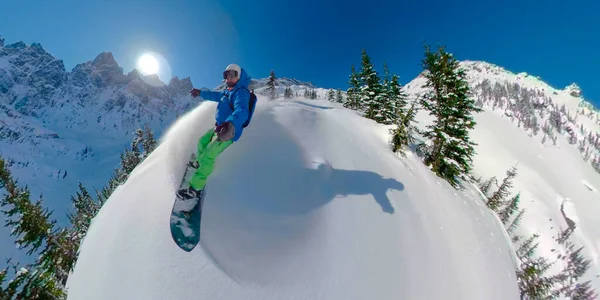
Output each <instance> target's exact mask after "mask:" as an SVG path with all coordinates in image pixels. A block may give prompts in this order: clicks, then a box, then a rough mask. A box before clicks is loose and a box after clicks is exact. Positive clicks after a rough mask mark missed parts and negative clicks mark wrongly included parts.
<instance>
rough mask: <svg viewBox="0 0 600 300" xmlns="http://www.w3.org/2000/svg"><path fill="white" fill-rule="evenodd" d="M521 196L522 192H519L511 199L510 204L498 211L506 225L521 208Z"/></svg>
mask: <svg viewBox="0 0 600 300" xmlns="http://www.w3.org/2000/svg"><path fill="white" fill-rule="evenodd" d="M520 198H521V193H517V195H516V196H514V197H513V198H512V199H510V201H509V202H508V204H507V205H506V206H505V207H504V208H503V209H502V210H500V212H499V213H498V216H499V217H500V220H501V221H502V223H503V224H505V225H506V223H508V221H509V220H510V218H511V217H512V216H513V215H514V214H515V213H516V212H517V211H518V210H519V200H520Z"/></svg>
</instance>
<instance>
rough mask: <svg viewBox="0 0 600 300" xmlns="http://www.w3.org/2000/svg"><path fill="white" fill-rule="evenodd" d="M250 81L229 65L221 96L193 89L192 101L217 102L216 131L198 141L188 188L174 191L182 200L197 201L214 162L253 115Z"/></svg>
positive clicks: (236, 68)
mask: <svg viewBox="0 0 600 300" xmlns="http://www.w3.org/2000/svg"><path fill="white" fill-rule="evenodd" d="M250 79H251V77H250V76H249V75H248V74H247V73H246V71H245V70H244V69H242V68H240V66H238V65H237V64H230V65H228V66H227V68H225V71H224V72H223V80H224V81H225V83H226V84H227V88H226V89H224V90H223V91H221V92H212V91H200V90H199V89H196V88H194V89H192V90H191V91H190V93H191V95H192V97H198V96H200V97H201V98H203V99H205V100H209V101H215V102H218V103H219V104H218V106H217V110H216V113H215V119H216V122H215V128H214V129H212V128H211V129H209V130H208V131H207V132H206V133H205V134H204V135H203V136H202V137H201V138H200V140H199V141H198V154H197V156H196V161H192V162H191V163H190V165H189V166H190V167H192V168H194V169H196V170H195V172H194V174H193V176H192V177H191V179H190V180H189V187H188V188H182V189H180V190H179V191H177V197H178V198H179V199H181V200H188V199H198V198H200V197H201V196H202V192H203V190H204V187H205V185H206V181H207V179H208V177H209V175H210V174H211V173H212V171H213V168H214V165H215V160H216V158H217V156H218V155H219V154H221V152H223V150H225V149H226V148H227V147H229V145H231V144H232V143H233V142H235V141H237V140H239V138H240V137H241V136H242V132H243V131H244V128H245V127H246V126H248V124H249V123H250V120H251V118H252V114H253V112H254V107H255V103H256V96H255V95H254V93H251V92H250V90H249V88H248V85H249V84H250Z"/></svg>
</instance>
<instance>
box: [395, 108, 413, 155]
mask: <svg viewBox="0 0 600 300" xmlns="http://www.w3.org/2000/svg"><path fill="white" fill-rule="evenodd" d="M417 105H418V102H417V101H413V102H412V103H411V105H410V108H409V109H408V111H406V112H405V113H403V114H400V115H399V116H398V118H397V119H396V128H395V129H394V130H393V132H392V147H393V150H394V152H399V153H400V154H401V155H403V156H405V153H404V149H405V148H406V147H409V146H410V145H411V144H413V143H414V142H415V139H414V133H415V132H417V128H416V127H415V126H414V125H413V123H414V122H416V121H415V116H416V115H417V110H418V108H417Z"/></svg>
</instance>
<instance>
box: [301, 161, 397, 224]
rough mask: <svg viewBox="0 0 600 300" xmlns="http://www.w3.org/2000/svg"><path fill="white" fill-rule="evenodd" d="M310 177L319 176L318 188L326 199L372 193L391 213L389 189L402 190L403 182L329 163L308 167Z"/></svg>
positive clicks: (392, 208) (385, 209) (385, 210)
mask: <svg viewBox="0 0 600 300" xmlns="http://www.w3.org/2000/svg"><path fill="white" fill-rule="evenodd" d="M308 172H309V173H315V172H316V173H317V174H314V175H312V174H311V175H309V176H310V177H316V178H320V181H319V184H318V185H319V189H320V191H321V192H322V194H323V195H324V196H326V197H327V198H328V199H334V198H335V197H337V196H348V195H369V194H370V195H372V196H373V198H375V201H376V202H377V203H378V204H379V206H381V209H382V210H383V211H384V212H386V213H390V214H393V213H394V207H393V206H392V204H391V202H390V199H389V198H388V197H387V192H388V191H389V190H397V191H403V190H404V184H402V182H399V181H397V180H395V179H393V178H384V177H383V176H381V175H379V174H377V173H375V172H371V171H363V170H342V169H335V168H333V167H332V166H331V165H329V164H320V165H319V167H318V168H317V169H316V170H313V169H309V171H308Z"/></svg>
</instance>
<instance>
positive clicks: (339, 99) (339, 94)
mask: <svg viewBox="0 0 600 300" xmlns="http://www.w3.org/2000/svg"><path fill="white" fill-rule="evenodd" d="M335 102H337V103H344V96H343V95H342V91H341V90H340V89H337V92H336V93H335Z"/></svg>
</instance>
